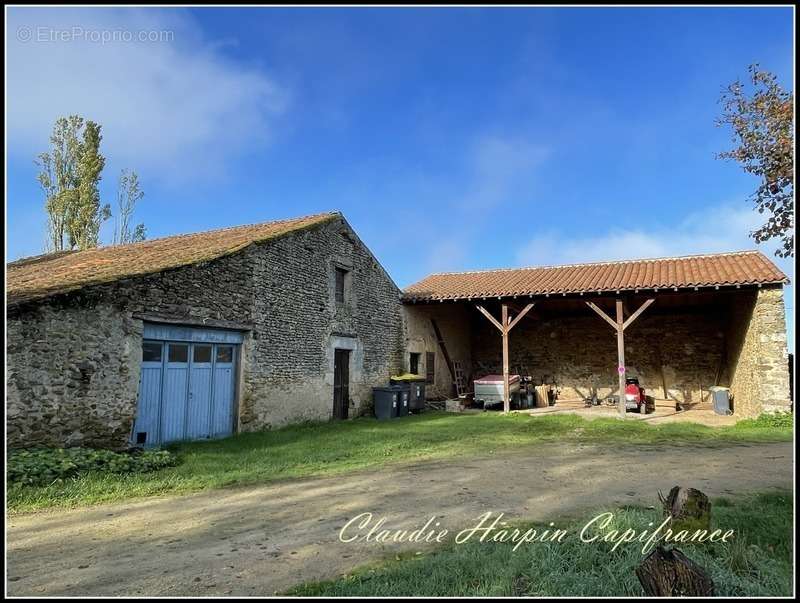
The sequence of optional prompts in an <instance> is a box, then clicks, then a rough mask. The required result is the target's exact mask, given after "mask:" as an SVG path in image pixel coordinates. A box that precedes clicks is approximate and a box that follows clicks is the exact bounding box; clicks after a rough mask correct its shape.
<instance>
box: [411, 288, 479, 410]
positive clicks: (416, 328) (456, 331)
mask: <svg viewBox="0 0 800 603" xmlns="http://www.w3.org/2000/svg"><path fill="white" fill-rule="evenodd" d="M404 315H405V326H406V352H407V353H406V355H405V358H404V359H403V369H404V370H405V371H408V370H409V354H410V353H412V352H413V353H417V354H420V365H419V371H420V373H421V374H423V375H425V374H426V371H427V368H428V367H427V366H426V364H425V363H426V354H427V353H428V352H431V353H433V354H434V355H435V356H434V383H433V384H428V385H427V386H426V389H425V395H426V397H428V398H442V397H443V398H449V397H451V396H452V395H453V394H454V392H453V377H452V375H451V374H450V370H449V368H448V367H447V362H446V360H445V357H444V353H443V352H442V350H441V348H440V346H439V344H438V342H437V338H436V333H435V331H434V330H433V324H432V322H431V319H433V320H435V321H436V324H437V325H438V327H439V332H440V333H441V334H442V338H443V339H444V341H445V345H446V346H447V353H448V354H449V355H450V359H451V360H453V361H455V360H458V361H460V362H461V366H462V367H463V368H464V370H466V371H467V372H469V370H470V368H471V365H472V356H471V343H470V322H469V313H468V312H467V310H466V308H465V307H464V306H463V305H461V304H452V303H448V304H433V305H414V304H412V305H407V306H404Z"/></svg>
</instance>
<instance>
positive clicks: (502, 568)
mask: <svg viewBox="0 0 800 603" xmlns="http://www.w3.org/2000/svg"><path fill="white" fill-rule="evenodd" d="M607 510H608V509H600V510H598V512H600V511H607ZM593 516H594V514H593V513H587V514H586V516H585V517H586V519H584V520H581V521H575V520H572V521H568V522H561V523H559V522H555V523H556V527H558V528H562V529H565V530H567V531H568V533H569V535H568V536H567V537H566V538H564V540H563V541H562V542H560V543H535V542H534V543H526V544H523V545H522V546H520V547H519V548H518V549H517V550H516V551H514V550H513V548H514V547H513V545H512V544H509V543H489V542H484V543H479V542H476V541H470V542H468V543H466V544H461V545H456V544H452V543H451V544H448V545H445V546H444V547H443V548H441V549H439V550H437V551H435V552H433V553H428V554H422V555H415V554H411V555H402V556H400V557H398V558H397V560H391V561H386V562H384V563H381V564H376V565H373V566H371V567H364V568H361V569H359V570H356V571H354V572H353V573H352V574H350V575H348V576H345V577H343V578H341V579H339V580H335V581H330V582H317V583H309V584H304V585H301V586H298V587H296V588H294V589H292V590H291V591H289V593H288V594H290V595H300V596H353V597H355V596H376V597H390V596H395V597H400V596H404V595H405V596H409V595H414V596H439V597H445V596H450V597H452V596H458V597H477V596H486V597H489V596H532V597H547V596H551V597H557V596H595V597H598V596H605V597H614V596H629V597H636V596H642V595H643V594H644V593H643V591H642V588H641V586H640V584H639V581H638V579H637V578H636V575H635V573H634V569H635V568H636V566H637V565H639V563H641V561H642V559H643V557H644V556H643V554H642V552H641V545H636V544H633V543H631V544H626V545H622V546H620V547H619V548H617V550H616V551H612V547H613V545H612V544H610V543H603V542H598V543H592V544H587V543H584V542H581V541H580V538H579V536H578V534H579V533H580V530H581V528H582V527H583V525H584V524H585V523H586V521H588V519H590V518H591V517H593ZM661 519H662V517H661V515H660V511H656V510H654V509H644V508H639V507H625V508H622V509H617V510H616V511H614V524H613V527H614V528H616V529H620V530H623V529H625V528H632V529H635V530H639V531H641V530H643V529H646V528H647V525H648V522H651V521H653V522H655V523H656V525H658V524H659V523H660V522H661ZM524 527H534V528H535V527H538V528H540V529H544V528H545V527H546V526H544V525H538V526H537V525H536V524H529V525H526V526H524ZM712 528H720V529H723V530H728V529H733V530H735V537H734V539H733V540H732V541H730V542H729V543H727V544H725V543H714V544H709V543H704V544H693V545H692V544H682V545H679V546H678V547H677V548H679V549H680V550H681V551H683V552H684V553H685V554H686V555H688V556H689V557H690V558H692V559H693V560H694V561H696V562H697V563H698V564H699V565H700V566H701V567H703V568H705V570H706V571H707V572H709V574H710V575H711V578H712V579H713V580H714V584H715V588H716V594H717V595H719V596H739V597H753V596H790V595H791V592H792V575H793V572H792V498H791V494H790V493H765V494H759V495H755V496H752V497H749V498H744V499H738V500H736V501H730V500H724V501H715V504H713V506H712Z"/></svg>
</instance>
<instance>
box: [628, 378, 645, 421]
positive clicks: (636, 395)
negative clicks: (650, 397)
mask: <svg viewBox="0 0 800 603" xmlns="http://www.w3.org/2000/svg"><path fill="white" fill-rule="evenodd" d="M625 410H636V411H638V412H639V413H640V414H645V413H647V399H646V398H645V395H644V388H643V387H642V386H640V385H639V379H637V378H636V377H627V378H626V379H625Z"/></svg>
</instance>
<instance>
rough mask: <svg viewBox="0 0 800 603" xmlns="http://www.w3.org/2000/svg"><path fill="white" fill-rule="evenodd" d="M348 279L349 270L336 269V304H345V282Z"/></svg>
mask: <svg viewBox="0 0 800 603" xmlns="http://www.w3.org/2000/svg"><path fill="white" fill-rule="evenodd" d="M346 277H347V270H345V269H344V268H339V267H337V268H336V303H337V304H343V303H344V302H345V299H344V293H345V288H344V281H345V278H346Z"/></svg>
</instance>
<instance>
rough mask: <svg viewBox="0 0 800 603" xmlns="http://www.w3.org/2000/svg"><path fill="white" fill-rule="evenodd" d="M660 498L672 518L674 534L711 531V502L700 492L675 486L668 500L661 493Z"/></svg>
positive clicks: (671, 527) (671, 524)
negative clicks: (685, 531) (684, 531)
mask: <svg viewBox="0 0 800 603" xmlns="http://www.w3.org/2000/svg"><path fill="white" fill-rule="evenodd" d="M658 498H659V499H660V500H661V503H662V504H663V505H664V513H665V515H667V516H669V517H670V518H671V520H670V529H671V530H672V531H673V532H679V531H681V530H687V531H691V532H694V531H695V530H710V529H711V501H709V500H708V496H706V495H705V494H703V493H702V492H700V490H695V489H694V488H681V487H680V486H675V487H673V488H672V490H670V491H669V495H668V496H667V497H666V498H664V497H663V496H662V495H661V493H660V492H659V493H658Z"/></svg>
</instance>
